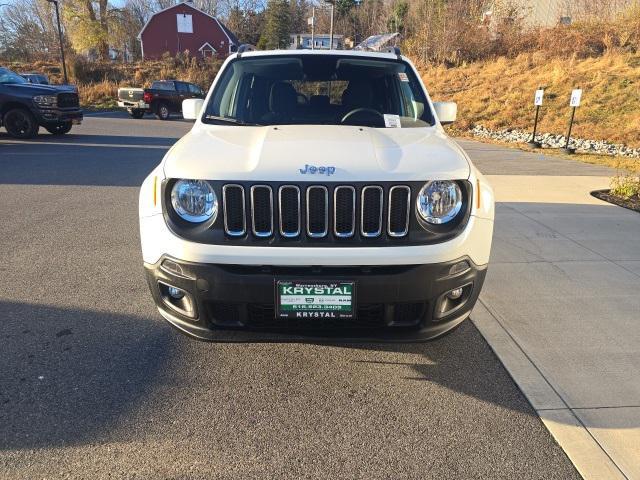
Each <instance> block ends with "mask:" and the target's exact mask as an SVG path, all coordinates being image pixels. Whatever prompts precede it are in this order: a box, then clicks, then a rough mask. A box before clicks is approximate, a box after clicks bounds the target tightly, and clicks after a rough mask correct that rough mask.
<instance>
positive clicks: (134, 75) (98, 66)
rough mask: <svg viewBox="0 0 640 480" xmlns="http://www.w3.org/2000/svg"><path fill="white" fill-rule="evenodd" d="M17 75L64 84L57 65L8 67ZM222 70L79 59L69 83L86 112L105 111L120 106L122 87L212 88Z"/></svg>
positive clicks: (181, 61)
mask: <svg viewBox="0 0 640 480" xmlns="http://www.w3.org/2000/svg"><path fill="white" fill-rule="evenodd" d="M7 67H8V68H10V69H11V70H14V71H16V72H40V73H44V74H45V75H47V76H48V77H49V80H50V81H51V83H62V70H61V68H60V66H59V64H57V63H52V62H35V63H31V64H23V63H19V62H13V63H8V64H7ZM219 68H220V62H219V61H217V60H215V61H210V60H208V61H206V62H202V61H197V60H196V59H194V58H193V57H185V56H183V57H177V58H170V57H167V58H164V59H162V60H158V61H145V62H136V63H127V64H121V63H106V62H102V63H101V62H88V61H86V60H83V59H82V58H80V57H77V58H76V59H72V60H71V61H70V62H69V65H68V74H69V81H70V82H72V83H74V84H76V85H78V91H79V93H80V103H81V105H82V106H83V107H84V108H89V109H105V108H113V107H115V106H116V105H117V103H116V102H117V95H118V88H119V87H124V86H128V87H143V88H144V87H148V86H150V85H151V82H153V81H154V80H161V79H170V78H171V79H179V80H184V81H187V82H192V83H196V84H198V85H200V86H201V87H202V88H204V89H205V90H206V89H208V88H209V86H210V85H211V83H212V82H213V79H214V78H215V76H216V74H217V73H218V70H219Z"/></svg>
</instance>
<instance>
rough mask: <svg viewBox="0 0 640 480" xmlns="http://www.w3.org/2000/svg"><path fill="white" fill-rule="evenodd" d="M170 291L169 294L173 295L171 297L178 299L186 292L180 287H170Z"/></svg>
mask: <svg viewBox="0 0 640 480" xmlns="http://www.w3.org/2000/svg"><path fill="white" fill-rule="evenodd" d="M168 291H169V295H171V298H175V299H176V300H180V299H181V298H182V297H184V292H183V291H182V290H180V289H179V288H176V287H169V288H168Z"/></svg>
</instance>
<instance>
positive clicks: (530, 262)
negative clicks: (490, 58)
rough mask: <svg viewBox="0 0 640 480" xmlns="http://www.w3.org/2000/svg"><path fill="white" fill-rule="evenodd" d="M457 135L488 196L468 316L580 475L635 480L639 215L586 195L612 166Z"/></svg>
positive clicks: (639, 433) (639, 468)
mask: <svg viewBox="0 0 640 480" xmlns="http://www.w3.org/2000/svg"><path fill="white" fill-rule="evenodd" d="M461 143H463V144H464V145H465V147H467V150H468V151H469V152H470V153H471V154H472V155H474V156H475V157H476V159H477V162H478V165H479V166H480V168H481V169H482V170H483V171H485V172H487V173H489V174H490V180H491V183H492V184H493V186H494V189H495V191H496V198H497V201H498V204H497V209H496V230H495V234H494V245H493V251H492V256H491V266H490V268H489V272H488V274H487V279H486V283H485V288H484V290H483V292H482V295H481V304H480V305H479V306H478V307H477V308H476V309H475V310H474V313H473V315H472V317H473V320H474V323H475V324H476V325H478V327H479V328H480V330H481V332H482V333H483V335H485V337H486V338H487V339H488V340H489V343H490V344H491V346H492V348H493V349H494V350H495V351H496V352H497V353H498V355H499V357H500V359H501V360H502V361H503V362H504V364H505V365H506V367H507V369H508V370H509V372H510V373H511V375H512V376H513V377H514V379H515V380H516V382H518V384H519V385H520V387H521V388H522V390H523V391H524V393H525V395H526V396H527V398H528V399H529V400H530V401H531V403H532V405H533V406H534V407H535V408H536V411H537V412H538V413H539V415H540V416H541V417H542V418H543V420H544V422H545V424H546V425H547V426H548V427H549V429H550V431H551V432H552V433H553V435H554V436H555V437H556V439H557V440H558V441H559V442H560V444H561V445H562V446H563V448H565V450H566V452H567V454H568V455H569V457H570V458H571V459H572V460H573V461H574V463H575V464H576V466H577V468H578V470H579V471H580V473H581V474H583V475H584V477H585V478H588V479H591V478H602V479H615V478H634V479H638V478H640V350H639V349H638V345H640V294H639V292H640V215H639V214H638V213H636V212H632V211H629V210H625V209H623V208H620V207H615V206H612V205H610V204H608V203H605V202H601V201H600V200H597V199H595V198H594V197H592V196H591V195H590V194H589V192H590V191H592V190H595V189H600V188H607V186H608V185H609V177H610V176H611V175H613V174H615V171H613V170H611V169H608V168H605V167H598V166H593V165H585V164H582V163H579V162H574V161H569V160H564V159H560V158H554V157H548V156H543V155H537V154H530V153H525V152H515V153H514V154H513V155H510V157H509V158H505V156H504V155H503V153H504V151H503V150H501V149H500V147H497V148H495V147H494V148H495V151H494V152H492V153H491V154H490V153H489V151H490V149H487V148H486V147H485V146H484V145H482V144H478V143H475V142H461Z"/></svg>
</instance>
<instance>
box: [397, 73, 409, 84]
mask: <svg viewBox="0 0 640 480" xmlns="http://www.w3.org/2000/svg"><path fill="white" fill-rule="evenodd" d="M398 78H399V79H400V81H401V82H408V81H409V77H407V74H406V73H404V72H399V73H398Z"/></svg>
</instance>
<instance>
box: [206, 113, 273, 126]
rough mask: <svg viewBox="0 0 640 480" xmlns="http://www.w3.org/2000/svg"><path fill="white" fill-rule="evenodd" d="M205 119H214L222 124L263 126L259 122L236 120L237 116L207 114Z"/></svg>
mask: <svg viewBox="0 0 640 480" xmlns="http://www.w3.org/2000/svg"><path fill="white" fill-rule="evenodd" d="M204 118H205V120H212V121H213V122H216V123H220V124H222V125H242V126H249V127H256V126H261V125H260V124H259V123H249V122H243V121H242V120H236V119H235V118H228V117H217V116H216V115H205V117H204Z"/></svg>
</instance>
